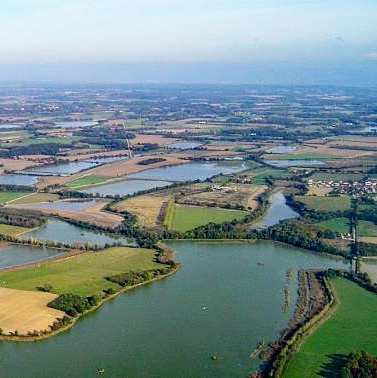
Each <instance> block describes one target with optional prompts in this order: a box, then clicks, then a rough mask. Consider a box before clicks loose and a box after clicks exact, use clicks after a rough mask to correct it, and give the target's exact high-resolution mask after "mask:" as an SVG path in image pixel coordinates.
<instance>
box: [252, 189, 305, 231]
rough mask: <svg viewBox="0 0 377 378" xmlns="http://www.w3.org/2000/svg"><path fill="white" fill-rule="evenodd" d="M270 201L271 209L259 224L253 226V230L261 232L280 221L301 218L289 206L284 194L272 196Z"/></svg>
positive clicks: (269, 208) (278, 193) (279, 193)
mask: <svg viewBox="0 0 377 378" xmlns="http://www.w3.org/2000/svg"><path fill="white" fill-rule="evenodd" d="M268 201H269V207H268V209H267V211H266V214H265V215H264V216H263V217H262V218H261V219H260V220H259V221H258V222H256V223H255V224H253V226H252V229H259V230H261V229H264V228H268V227H271V226H274V225H275V224H278V223H279V222H280V221H283V220H286V219H292V218H297V217H299V216H300V214H299V213H297V212H296V211H294V210H293V209H292V208H291V207H290V206H288V205H287V201H286V199H285V197H284V195H283V193H282V192H277V193H274V194H272V195H271V196H270V198H269V199H268Z"/></svg>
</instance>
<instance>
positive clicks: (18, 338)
mask: <svg viewBox="0 0 377 378" xmlns="http://www.w3.org/2000/svg"><path fill="white" fill-rule="evenodd" d="M24 266H25V265H24ZM181 267H182V265H181V264H180V263H177V264H176V268H175V269H174V270H172V271H171V272H169V273H167V274H165V275H163V276H160V277H155V278H152V279H150V280H148V281H145V282H141V283H139V284H136V285H133V286H129V287H123V288H121V289H120V290H119V291H117V292H116V293H114V294H111V295H109V296H107V297H105V298H103V299H101V301H100V302H99V303H98V304H97V305H96V306H93V307H92V308H90V309H89V310H87V311H85V312H83V313H82V314H79V315H78V316H77V317H75V318H71V320H72V321H71V323H69V324H67V325H65V326H64V327H61V328H59V329H57V330H55V331H52V332H50V333H48V334H47V335H42V336H25V335H23V336H8V335H0V340H3V341H14V342H36V341H42V340H45V339H48V338H50V337H52V336H56V335H58V334H59V333H62V332H64V331H67V330H69V329H70V328H72V327H73V326H74V325H75V324H76V323H77V321H78V320H80V319H81V318H84V317H85V316H86V315H88V314H90V313H92V312H94V311H96V310H97V309H98V308H100V307H101V306H102V305H103V304H104V303H106V302H107V301H109V300H112V299H115V298H116V297H117V296H118V295H119V294H122V293H125V292H127V291H130V290H133V289H136V288H138V287H140V286H144V285H147V284H150V283H153V282H156V281H160V280H163V279H165V278H168V277H170V276H172V275H173V274H175V273H176V272H177V271H178V270H179V269H180V268H181ZM18 268H19V267H18ZM0 271H1V270H0ZM65 316H67V315H65Z"/></svg>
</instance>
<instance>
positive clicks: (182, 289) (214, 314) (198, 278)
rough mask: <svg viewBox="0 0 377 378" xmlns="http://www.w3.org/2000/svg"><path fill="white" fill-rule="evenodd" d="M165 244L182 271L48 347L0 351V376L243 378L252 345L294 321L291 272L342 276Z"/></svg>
mask: <svg viewBox="0 0 377 378" xmlns="http://www.w3.org/2000/svg"><path fill="white" fill-rule="evenodd" d="M169 244H170V245H171V246H172V247H173V248H175V249H176V251H177V255H176V259H177V260H178V261H180V262H182V263H183V267H182V268H181V269H180V270H179V271H178V272H177V273H176V274H175V275H173V276H171V277H169V278H167V279H165V280H162V281H158V282H155V283H152V284H150V285H148V286H144V287H141V288H138V289H136V290H133V291H131V292H128V293H124V294H121V295H119V296H118V297H117V298H115V299H114V300H112V301H110V302H108V303H106V304H105V305H104V306H103V307H102V308H100V309H99V310H97V311H96V312H94V313H93V314H92V315H90V316H86V317H85V318H83V319H81V320H80V321H79V322H78V323H77V324H76V325H75V326H74V327H73V328H72V329H71V330H69V331H67V332H65V333H62V334H60V335H58V336H55V337H53V338H51V339H48V340H45V341H41V342H35V343H11V342H4V341H2V342H0V366H1V375H2V376H3V377H96V376H97V375H98V373H97V369H98V368H104V369H105V374H104V376H109V377H246V376H247V374H248V373H249V372H250V371H252V370H254V369H256V368H257V367H258V365H259V363H260V361H259V360H253V359H250V353H251V351H252V350H253V349H254V347H255V346H256V344H257V343H258V342H259V341H260V340H264V341H265V342H266V343H268V342H269V341H271V340H273V339H275V338H277V337H278V335H279V331H281V330H282V329H283V328H284V327H285V326H286V324H287V322H288V321H289V318H290V317H291V315H292V312H293V310H294V303H295V301H296V290H297V279H296V276H297V275H296V273H297V270H298V269H299V268H303V267H305V268H309V267H310V268H329V267H337V268H341V267H344V265H343V263H342V262H340V261H336V260H333V259H330V258H328V257H325V256H319V255H316V254H314V253H308V252H303V251H301V250H298V249H294V248H290V247H286V246H282V245H278V244H274V243H269V242H256V243H254V244H246V243H245V244H244V243H223V242H222V243H194V242H189V241H185V242H174V243H169ZM261 261H263V262H264V266H260V265H258V262H261ZM289 267H291V268H292V269H293V271H294V273H295V274H294V278H293V279H292V280H291V281H290V282H288V283H287V282H286V270H287V269H288V268H289ZM285 285H288V286H289V289H290V292H291V304H290V306H289V309H288V311H287V312H283V311H282V306H283V303H284V291H283V290H284V286H285ZM203 306H204V307H203ZM213 354H216V355H217V356H218V361H212V360H211V358H210V357H211V355H213Z"/></svg>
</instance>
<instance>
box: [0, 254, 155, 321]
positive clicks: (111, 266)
mask: <svg viewBox="0 0 377 378" xmlns="http://www.w3.org/2000/svg"><path fill="white" fill-rule="evenodd" d="M160 267H161V264H158V263H155V262H154V251H153V250H150V249H139V248H129V247H112V248H108V249H105V250H102V251H98V252H86V253H83V254H80V255H76V256H70V257H65V258H62V259H58V260H54V261H44V262H40V263H38V264H34V265H33V266H26V267H23V268H18V269H14V270H10V271H5V272H0V282H1V286H2V287H5V288H11V289H18V290H31V291H37V290H38V289H37V288H38V287H42V286H44V285H45V284H46V283H48V284H50V285H52V287H53V290H52V291H53V292H54V293H56V294H62V293H74V294H78V295H82V296H89V295H94V294H100V293H101V292H102V290H104V289H107V288H110V287H111V288H119V286H118V285H117V284H114V283H112V282H110V281H107V280H106V279H105V277H106V276H110V275H115V274H120V273H125V272H128V271H131V270H148V269H154V268H160ZM0 327H1V323H0Z"/></svg>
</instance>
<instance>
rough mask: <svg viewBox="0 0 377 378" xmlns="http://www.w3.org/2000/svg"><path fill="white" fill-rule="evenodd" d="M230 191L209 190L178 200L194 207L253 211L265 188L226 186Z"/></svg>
mask: <svg viewBox="0 0 377 378" xmlns="http://www.w3.org/2000/svg"><path fill="white" fill-rule="evenodd" d="M226 186H227V187H228V186H229V188H230V191H229V192H227V191H224V190H215V189H212V190H209V191H203V192H200V193H194V194H189V195H186V196H184V197H183V198H181V199H179V201H178V202H179V203H182V204H191V205H196V206H220V207H221V206H225V205H228V204H229V205H231V206H233V207H234V206H237V205H241V206H243V207H244V208H248V207H250V208H252V209H254V208H255V207H256V206H257V205H258V204H257V201H256V198H257V197H258V196H259V195H260V194H261V193H263V192H264V191H265V189H266V187H265V186H251V185H234V184H232V185H226Z"/></svg>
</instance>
